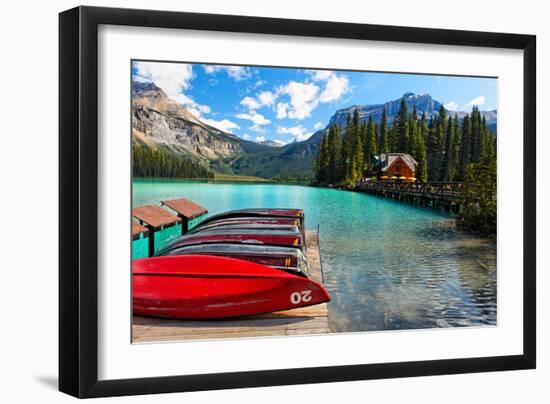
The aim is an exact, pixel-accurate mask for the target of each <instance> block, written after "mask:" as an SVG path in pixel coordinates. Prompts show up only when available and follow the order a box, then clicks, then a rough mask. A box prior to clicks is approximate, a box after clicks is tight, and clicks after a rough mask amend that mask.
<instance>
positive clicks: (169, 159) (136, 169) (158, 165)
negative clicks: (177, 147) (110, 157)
mask: <svg viewBox="0 0 550 404" xmlns="http://www.w3.org/2000/svg"><path fill="white" fill-rule="evenodd" d="M132 173H133V175H134V177H142V178H143V177H155V178H214V173H213V172H212V171H210V170H209V169H208V168H207V167H205V166H203V165H202V164H201V163H200V162H197V161H194V160H192V159H190V158H187V157H182V156H179V155H177V154H174V153H173V152H171V151H167V150H164V149H161V148H158V149H152V148H149V147H146V146H140V145H135V144H134V145H132Z"/></svg>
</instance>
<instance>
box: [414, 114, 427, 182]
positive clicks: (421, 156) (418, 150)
mask: <svg viewBox="0 0 550 404" xmlns="http://www.w3.org/2000/svg"><path fill="white" fill-rule="evenodd" d="M420 122H421V123H420V124H421V125H422V121H420ZM424 125H425V124H424ZM426 129H427V128H426ZM413 157H414V159H415V160H416V162H417V163H418V165H417V166H416V174H415V175H416V179H417V180H418V181H420V182H426V181H427V179H428V165H427V161H426V144H425V143H424V138H423V137H422V131H421V130H417V131H416V135H415V142H414V151H413Z"/></svg>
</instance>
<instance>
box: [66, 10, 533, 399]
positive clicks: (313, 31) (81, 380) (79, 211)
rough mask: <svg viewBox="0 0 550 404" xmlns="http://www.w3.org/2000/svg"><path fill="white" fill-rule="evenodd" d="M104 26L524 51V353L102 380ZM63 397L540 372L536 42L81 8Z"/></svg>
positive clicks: (75, 37)
mask: <svg viewBox="0 0 550 404" xmlns="http://www.w3.org/2000/svg"><path fill="white" fill-rule="evenodd" d="M101 24H112V25H124V26H140V27H154V28H175V29H178V28H179V29H194V30H207V31H226V32H240V33H257V34H276V35H290V36H308V37H317V38H343V39H359V40H370V41H386V42H387V41H390V42H405V43H421V44H439V45H451V46H452V45H462V46H475V47H488V48H510V49H520V50H522V51H523V57H524V77H523V85H524V87H523V105H524V107H523V114H524V118H523V119H524V122H523V131H524V133H523V142H524V143H523V147H524V157H523V169H524V189H523V201H524V207H523V219H524V229H523V231H524V233H523V251H524V261H523V354H521V355H513V356H496V357H481V358H468V359H446V360H429V361H416V362H401V363H381V364H364V365H350V366H331V367H315V368H299V369H281V370H264V371H250V372H235V373H219V374H196V375H184V376H170V377H150V378H139V379H124V380H106V381H99V380H98V376H97V371H98V323H97V319H98V282H97V281H98V278H97V276H98V270H97V265H98V242H97V236H98V139H97V129H98V122H97V121H98V106H97V101H98V88H97V85H98V66H97V61H98V54H97V52H98V26H99V25H101ZM59 100H60V101H59V156H60V157H59V167H60V168H59V169H60V171H59V184H60V190H59V201H60V202H59V218H60V220H59V389H60V390H61V391H63V392H65V393H68V394H70V395H73V396H76V397H81V398H84V397H102V396H120V395H134V394H149V393H167V392H183V391H197V390H214V389H227V388H244V387H260V386H275V385H291V384H302V383H325V382H337V381H349V380H363V379H381V378H396V377H411V376H427V375H442V374H459V373H469V372H489V371H500V370H514V369H534V368H535V366H536V287H535V286H536V239H535V238H536V222H535V219H536V218H535V215H536V213H535V212H536V185H535V184H536V169H535V166H536V161H535V156H536V152H535V151H536V149H535V147H536V137H535V135H536V133H535V128H536V37H535V36H533V35H518V34H505V33H490V32H472V31H457V30H443V29H425V28H409V27H396V26H382V25H366V24H350V23H340V22H322V21H305V20H289V19H278V18H263V17H262V18H260V17H245V16H229V15H213V14H197V13H183V12H166V11H150V10H130V9H111V8H96V7H77V8H74V9H71V10H68V11H64V12H62V13H60V15H59Z"/></svg>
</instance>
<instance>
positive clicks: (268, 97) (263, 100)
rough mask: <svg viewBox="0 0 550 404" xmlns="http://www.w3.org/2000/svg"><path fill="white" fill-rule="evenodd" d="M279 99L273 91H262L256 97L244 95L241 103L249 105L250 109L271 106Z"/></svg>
mask: <svg viewBox="0 0 550 404" xmlns="http://www.w3.org/2000/svg"><path fill="white" fill-rule="evenodd" d="M276 99H277V95H276V94H274V93H272V92H271V91H262V92H261V93H259V94H258V96H257V97H256V98H254V97H250V96H246V97H244V98H243V99H242V100H241V102H240V104H241V105H244V106H245V107H247V108H248V109H249V110H250V111H252V110H256V109H260V108H262V107H264V106H270V105H273V104H274V103H275V100H276Z"/></svg>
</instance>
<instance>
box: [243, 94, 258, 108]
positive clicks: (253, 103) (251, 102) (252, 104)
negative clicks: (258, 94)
mask: <svg viewBox="0 0 550 404" xmlns="http://www.w3.org/2000/svg"><path fill="white" fill-rule="evenodd" d="M241 105H244V106H245V107H247V108H248V109H259V108H260V106H261V105H260V103H259V102H258V101H257V100H256V99H255V98H253V97H248V96H246V97H244V98H243V99H242V100H241Z"/></svg>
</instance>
